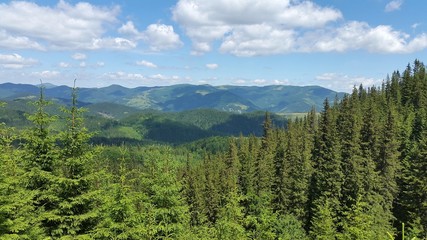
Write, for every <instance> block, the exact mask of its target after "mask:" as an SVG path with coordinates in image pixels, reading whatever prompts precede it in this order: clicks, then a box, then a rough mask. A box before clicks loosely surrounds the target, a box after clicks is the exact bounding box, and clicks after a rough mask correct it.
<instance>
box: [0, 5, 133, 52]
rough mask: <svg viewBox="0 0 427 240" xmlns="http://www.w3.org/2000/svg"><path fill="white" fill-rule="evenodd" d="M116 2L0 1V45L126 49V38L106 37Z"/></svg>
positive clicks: (129, 45)
mask: <svg viewBox="0 0 427 240" xmlns="http://www.w3.org/2000/svg"><path fill="white" fill-rule="evenodd" d="M119 12H120V8H119V7H118V6H112V7H99V6H95V5H92V4H90V3H87V2H79V3H77V4H75V5H72V4H69V3H67V2H65V1H63V0H60V1H59V2H58V4H57V5H56V6H53V7H50V6H42V5H38V4H37V3H34V2H26V1H11V2H10V3H1V4H0V16H2V20H1V21H0V29H2V30H1V32H0V46H2V45H6V44H8V47H9V48H14V49H16V48H30V49H37V50H43V49H45V48H50V49H99V48H113V49H124V48H126V49H128V48H133V47H135V44H131V43H130V42H129V40H125V39H120V38H112V37H108V36H107V37H106V36H104V34H105V33H106V32H107V30H108V26H110V25H111V24H114V23H115V22H117V15H118V14H119Z"/></svg>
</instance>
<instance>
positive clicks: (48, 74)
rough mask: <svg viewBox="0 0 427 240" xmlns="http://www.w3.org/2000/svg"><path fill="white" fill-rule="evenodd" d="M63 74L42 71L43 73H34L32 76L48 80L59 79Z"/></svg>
mask: <svg viewBox="0 0 427 240" xmlns="http://www.w3.org/2000/svg"><path fill="white" fill-rule="evenodd" d="M60 74H61V73H60V72H58V71H50V70H46V71H41V72H32V73H31V74H30V76H33V77H37V78H42V79H47V78H57V77H58V76H59V75H60Z"/></svg>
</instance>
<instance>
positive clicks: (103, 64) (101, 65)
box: [96, 62, 105, 67]
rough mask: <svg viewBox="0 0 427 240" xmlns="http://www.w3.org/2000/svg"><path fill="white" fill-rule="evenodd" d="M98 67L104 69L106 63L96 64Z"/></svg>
mask: <svg viewBox="0 0 427 240" xmlns="http://www.w3.org/2000/svg"><path fill="white" fill-rule="evenodd" d="M96 66H98V67H103V66H105V63H104V62H96Z"/></svg>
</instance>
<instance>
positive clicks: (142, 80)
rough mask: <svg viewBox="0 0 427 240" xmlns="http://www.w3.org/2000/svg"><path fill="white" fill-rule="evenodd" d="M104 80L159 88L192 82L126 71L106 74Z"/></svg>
mask: <svg viewBox="0 0 427 240" xmlns="http://www.w3.org/2000/svg"><path fill="white" fill-rule="evenodd" d="M101 77H102V79H104V80H107V81H112V82H115V83H117V82H124V81H126V82H127V85H132V86H141V84H143V85H146V86H158V85H170V84H176V83H177V82H182V81H190V80H191V78H182V77H180V76H177V75H172V76H167V75H163V74H153V75H150V76H145V75H143V74H141V73H129V72H124V71H118V72H109V73H104V74H103V75H102V76H101Z"/></svg>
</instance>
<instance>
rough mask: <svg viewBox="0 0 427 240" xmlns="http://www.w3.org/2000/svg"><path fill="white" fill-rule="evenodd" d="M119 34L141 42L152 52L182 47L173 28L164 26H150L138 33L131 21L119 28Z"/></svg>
mask: <svg viewBox="0 0 427 240" xmlns="http://www.w3.org/2000/svg"><path fill="white" fill-rule="evenodd" d="M118 31H119V33H121V34H126V35H129V36H131V37H133V38H134V39H136V40H143V41H144V42H146V43H147V45H148V46H149V47H150V49H151V50H153V51H162V50H169V49H175V48H179V47H181V46H182V45H183V43H182V41H181V40H180V38H179V35H178V34H177V33H175V31H174V29H173V26H170V25H165V24H150V25H148V26H147V28H146V29H145V31H142V32H140V31H138V29H137V28H136V27H135V25H134V23H133V22H132V21H128V22H127V23H125V24H123V25H122V26H121V27H120V28H119V30H118Z"/></svg>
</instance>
